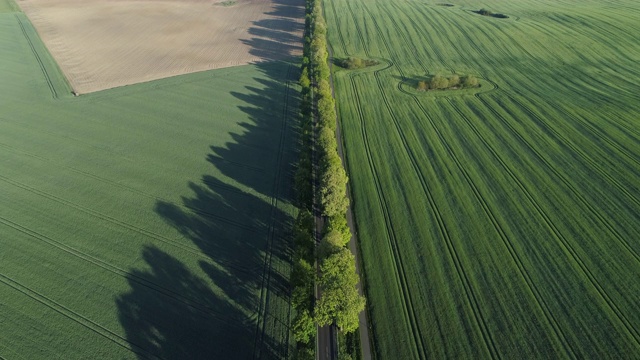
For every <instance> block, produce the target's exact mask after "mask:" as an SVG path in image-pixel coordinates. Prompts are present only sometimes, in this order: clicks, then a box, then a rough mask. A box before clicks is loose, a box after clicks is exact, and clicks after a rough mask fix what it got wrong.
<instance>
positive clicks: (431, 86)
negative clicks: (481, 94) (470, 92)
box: [416, 74, 480, 91]
mask: <svg viewBox="0 0 640 360" xmlns="http://www.w3.org/2000/svg"><path fill="white" fill-rule="evenodd" d="M479 86H480V83H479V82H478V78H476V77H475V76H473V75H466V76H460V75H457V74H453V75H450V76H446V77H445V76H442V75H434V76H432V77H431V78H429V79H427V80H422V81H418V85H417V86H416V89H417V90H418V91H427V90H457V89H469V88H476V87H479Z"/></svg>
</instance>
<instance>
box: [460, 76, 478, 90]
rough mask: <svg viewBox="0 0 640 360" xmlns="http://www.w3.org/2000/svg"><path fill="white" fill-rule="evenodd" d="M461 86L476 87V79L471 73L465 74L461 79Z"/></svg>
mask: <svg viewBox="0 0 640 360" xmlns="http://www.w3.org/2000/svg"><path fill="white" fill-rule="evenodd" d="M462 87H464V88H472V87H478V79H477V78H476V77H475V76H473V75H467V76H465V77H464V78H463V79H462Z"/></svg>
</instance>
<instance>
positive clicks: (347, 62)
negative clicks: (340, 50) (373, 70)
mask: <svg viewBox="0 0 640 360" xmlns="http://www.w3.org/2000/svg"><path fill="white" fill-rule="evenodd" d="M335 64H336V65H338V66H340V67H343V68H345V69H349V70H355V69H362V68H366V67H369V66H374V65H378V62H377V61H376V60H371V59H361V58H358V57H353V56H349V57H348V58H345V59H336V60H335Z"/></svg>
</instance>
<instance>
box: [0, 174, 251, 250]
mask: <svg viewBox="0 0 640 360" xmlns="http://www.w3.org/2000/svg"><path fill="white" fill-rule="evenodd" d="M85 175H86V174H85ZM0 180H1V181H5V182H7V183H9V184H11V185H13V186H16V187H19V188H21V189H23V190H26V191H29V192H32V193H34V194H37V195H40V196H43V197H46V198H48V199H50V200H53V201H55V202H58V203H61V204H64V205H67V206H70V207H73V208H75V209H77V210H80V211H82V212H84V213H86V214H89V215H92V216H94V217H97V218H100V219H102V220H105V221H108V222H111V223H114V224H117V225H120V226H122V227H125V228H127V229H129V230H133V231H135V232H138V233H141V234H143V235H147V236H150V237H153V238H155V239H157V240H160V241H164V242H167V243H173V244H176V246H184V245H177V243H176V242H175V241H173V240H172V239H170V238H167V237H165V236H162V235H160V234H156V233H154V232H152V231H149V230H145V229H142V228H140V227H137V226H134V225H131V224H129V223H126V222H124V221H121V220H118V219H115V218H113V217H111V216H108V215H105V214H102V213H100V212H98V211H95V210H92V209H90V208H87V207H84V206H81V205H78V204H75V203H73V202H71V201H68V200H65V199H62V198H60V197H57V196H55V195H51V194H49V193H46V192H44V191H40V190H38V189H36V188H33V187H30V186H27V185H24V184H21V183H18V182H16V181H13V180H11V179H9V178H7V177H5V176H2V175H0ZM121 187H123V188H126V189H131V188H129V187H126V186H121ZM136 192H137V191H136ZM138 193H139V194H144V193H141V192H138ZM145 195H147V194H145ZM148 196H149V197H150V198H153V199H154V200H157V201H162V200H163V199H161V198H158V197H155V196H152V195H148ZM167 203H170V204H174V203H173V202H170V201H167ZM174 205H175V206H178V207H182V208H187V209H189V210H191V211H193V212H195V213H197V214H199V215H203V216H204V217H209V218H211V219H215V220H217V221H220V222H223V223H225V224H229V225H234V226H236V227H238V228H241V229H244V230H249V231H252V232H260V231H261V229H259V228H258V227H256V226H250V225H246V224H244V223H241V222H238V221H235V220H231V219H229V218H226V217H223V216H220V215H215V214H213V213H210V212H207V211H203V210H200V209H197V208H195V207H191V206H187V205H178V204H174ZM192 249H193V248H192Z"/></svg>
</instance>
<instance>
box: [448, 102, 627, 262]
mask: <svg viewBox="0 0 640 360" xmlns="http://www.w3.org/2000/svg"><path fill="white" fill-rule="evenodd" d="M476 98H477V99H479V100H480V101H481V102H482V103H483V104H484V105H485V106H486V107H487V109H489V111H491V113H492V114H494V115H495V116H496V118H498V119H500V120H501V122H502V123H503V124H504V125H505V126H506V127H507V128H508V129H509V130H510V131H511V133H512V134H513V135H514V136H515V137H516V138H517V139H519V140H520V142H522V143H523V144H524V145H525V146H526V147H527V148H528V149H529V150H530V151H531V153H533V154H534V155H535V156H536V158H537V159H538V160H539V161H540V162H541V163H543V164H544V165H545V166H546V167H547V169H549V171H551V172H552V173H553V174H554V175H555V176H556V177H557V178H558V179H560V180H561V181H562V183H563V184H565V186H566V187H567V189H569V190H570V191H571V192H572V193H573V195H574V196H575V198H576V199H578V200H579V201H580V203H581V204H582V205H584V206H585V207H586V208H587V209H588V210H589V212H591V214H592V215H593V216H594V217H595V218H596V219H598V221H599V222H600V224H602V225H603V226H604V227H605V228H606V229H607V230H608V232H609V233H610V234H611V235H613V237H614V238H615V239H617V240H618V242H619V243H620V244H621V245H622V247H623V248H625V249H626V250H627V251H628V252H629V253H630V254H631V255H632V256H633V257H634V258H635V259H636V261H637V262H638V263H640V254H638V253H637V252H636V251H635V250H633V248H632V247H631V245H630V244H629V242H628V241H626V240H625V239H624V236H622V235H621V234H620V233H619V232H618V231H617V230H616V228H615V227H614V226H613V225H611V224H610V223H609V221H607V220H606V219H605V218H604V216H602V214H601V213H600V212H599V211H598V210H597V209H595V208H594V206H593V204H592V202H590V201H588V200H587V199H586V198H585V197H584V195H582V193H581V192H580V191H578V190H577V189H576V188H575V186H574V184H573V183H572V182H571V181H569V179H568V178H567V177H566V176H564V175H563V174H562V173H561V172H560V171H558V170H557V169H556V167H554V166H553V165H552V164H551V163H550V162H549V161H548V160H547V159H546V158H545V157H544V156H543V155H542V154H541V153H540V152H539V151H538V150H537V149H536V148H535V147H534V146H533V145H531V144H530V143H529V142H528V141H527V140H526V139H525V138H524V137H523V136H522V135H521V134H520V133H519V132H517V131H516V130H515V129H514V128H513V127H512V125H511V124H509V122H508V121H507V120H506V119H505V118H504V117H503V116H502V115H501V114H500V113H498V112H497V111H496V110H495V109H493V108H492V107H491V106H490V105H489V104H488V103H487V102H486V101H485V100H483V99H482V98H481V97H479V96H476ZM511 100H512V101H513V102H514V103H515V104H518V105H519V106H520V107H521V108H522V109H523V110H524V111H525V112H528V111H527V109H526V108H525V107H524V106H523V105H522V104H519V103H517V102H516V101H515V99H512V98H511ZM450 104H451V106H452V107H453V108H454V109H455V110H456V111H457V112H458V113H459V114H460V116H461V117H462V118H463V119H464V120H465V122H466V123H467V124H469V126H470V127H471V128H472V130H473V131H474V133H476V135H477V136H478V137H479V138H480V140H481V141H482V142H483V143H484V144H485V146H486V147H487V148H488V149H489V151H491V152H492V154H493V156H494V157H495V158H496V159H497V160H498V161H499V162H500V163H501V164H502V166H503V167H506V164H505V163H504V161H503V160H502V159H501V158H500V157H499V155H498V154H497V152H496V150H495V149H493V148H492V147H491V146H490V145H489V143H488V142H487V141H486V139H484V138H483V137H482V136H481V135H480V133H479V131H478V130H477V129H476V128H475V126H473V125H472V123H471V122H470V121H469V120H468V119H467V118H466V117H465V116H464V115H463V114H462V113H461V111H460V110H459V109H458V108H457V107H455V106H454V105H453V104H452V103H451V102H450ZM503 109H505V108H504V107H503ZM505 111H507V112H508V110H507V109H505ZM512 115H513V114H512ZM529 115H530V116H533V114H532V113H530V114H529ZM514 118H515V117H514ZM538 120H539V119H538ZM564 144H569V143H568V142H564ZM572 150H574V149H572ZM574 151H575V150H574ZM576 153H578V154H580V155H581V157H582V158H583V159H584V160H585V161H587V162H588V163H590V164H591V165H592V167H593V168H594V169H596V170H597V171H598V172H599V173H601V174H602V175H604V176H605V178H607V179H608V180H609V181H610V182H611V183H612V184H613V185H614V186H616V188H618V190H620V192H622V193H623V194H625V195H626V196H627V197H628V198H629V200H631V201H633V202H634V203H635V204H636V205H639V206H640V201H638V199H636V198H635V197H634V196H633V195H632V194H630V193H629V192H628V191H627V190H626V189H624V188H623V187H622V185H620V184H619V183H618V182H617V181H616V180H615V178H613V177H611V175H609V174H606V175H605V173H606V172H605V171H602V170H601V169H600V168H599V167H598V166H596V164H594V163H593V161H592V160H591V159H589V158H587V157H586V156H584V155H583V154H581V152H576Z"/></svg>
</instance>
